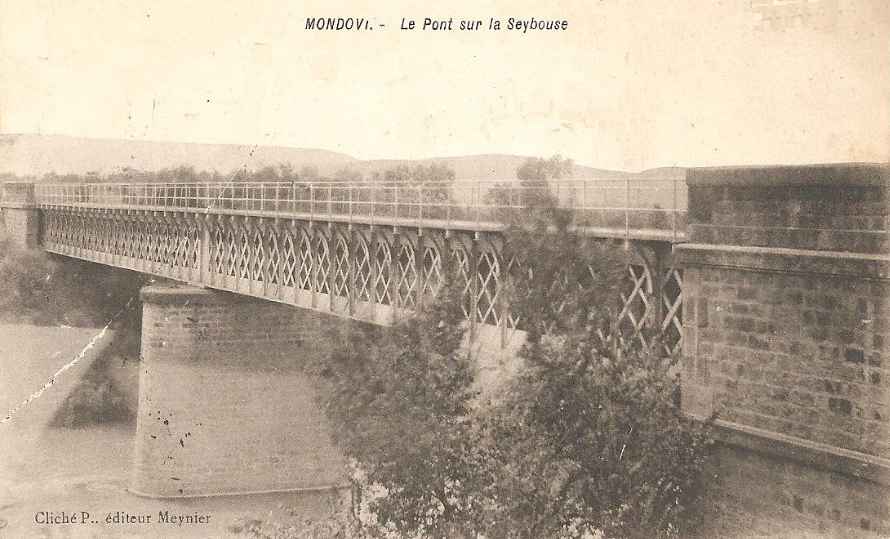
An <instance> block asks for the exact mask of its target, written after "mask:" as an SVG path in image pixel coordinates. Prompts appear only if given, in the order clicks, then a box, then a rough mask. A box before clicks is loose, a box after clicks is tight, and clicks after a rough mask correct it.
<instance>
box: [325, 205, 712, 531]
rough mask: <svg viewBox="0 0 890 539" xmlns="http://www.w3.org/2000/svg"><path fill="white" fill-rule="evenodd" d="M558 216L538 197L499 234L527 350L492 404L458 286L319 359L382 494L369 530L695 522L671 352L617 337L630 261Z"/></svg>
mask: <svg viewBox="0 0 890 539" xmlns="http://www.w3.org/2000/svg"><path fill="white" fill-rule="evenodd" d="M569 221H570V219H569V216H568V214H567V212H566V211H564V210H560V209H557V208H554V207H553V206H552V205H550V206H547V205H544V204H541V205H540V206H538V207H534V208H532V209H531V210H530V211H529V212H527V213H526V216H525V220H524V221H523V222H522V223H521V226H520V225H516V226H513V227H511V228H510V229H509V230H508V231H507V232H506V239H507V246H508V248H510V249H512V252H513V253H514V254H515V255H516V256H517V258H518V259H519V260H524V261H526V263H525V264H524V265H521V266H520V271H518V272H516V274H515V275H514V279H513V283H512V285H511V286H510V287H509V288H508V289H506V290H505V294H508V295H509V301H510V302H511V307H512V308H513V310H514V311H515V312H516V313H517V314H519V316H520V317H521V325H522V327H523V329H525V331H526V343H525V345H524V346H523V347H522V349H521V351H520V353H519V358H518V359H519V361H520V362H521V368H520V370H519V374H518V375H516V376H515V377H514V378H513V379H511V380H509V381H507V382H506V383H505V386H504V389H503V392H502V393H500V394H498V395H497V396H496V397H497V398H494V399H491V400H487V399H486V397H491V395H480V394H479V393H478V392H477V390H476V389H475V388H476V385H475V384H474V365H475V360H474V358H472V357H471V356H470V355H469V354H468V353H467V351H466V350H467V348H466V346H465V336H464V328H465V324H464V322H463V313H462V310H461V309H460V302H461V300H462V298H463V290H462V288H461V287H459V286H456V285H448V286H446V287H445V289H444V290H443V292H442V293H441V296H440V298H439V301H438V302H433V304H432V305H430V306H429V307H428V308H427V309H426V310H424V311H423V312H421V313H419V314H418V316H417V317H416V318H413V319H411V320H406V321H404V322H401V323H400V324H398V325H397V326H396V327H394V328H392V329H390V330H383V329H370V328H361V327H359V326H357V325H356V324H352V325H350V326H349V327H350V331H349V333H348V336H347V337H345V338H341V339H338V340H336V341H335V342H342V343H343V344H342V345H341V347H338V349H337V351H336V353H334V354H333V355H332V357H331V358H330V359H328V360H325V359H321V360H320V363H319V364H318V365H316V366H315V371H314V372H316V373H317V374H319V375H321V376H323V377H324V379H325V380H326V383H327V386H328V388H329V392H328V393H327V397H326V398H325V401H324V402H325V409H326V411H327V413H328V414H329V417H330V418H331V421H332V423H333V426H334V431H335V432H336V433H337V440H338V442H339V443H340V444H341V446H342V447H343V449H344V451H345V452H346V454H347V455H349V456H350V457H352V458H353V459H355V460H356V461H357V462H358V464H359V467H360V468H361V469H363V470H365V471H366V472H367V473H366V475H365V480H364V481H365V482H366V484H365V489H366V490H368V489H369V485H371V486H374V487H376V488H379V489H382V492H383V493H384V494H383V495H381V496H378V497H375V498H373V500H371V501H370V502H368V505H369V507H370V509H371V512H372V513H373V514H374V515H376V519H377V523H378V524H379V527H378V528H377V531H376V532H374V533H378V532H380V530H381V529H382V530H392V531H396V532H398V533H399V534H401V535H403V536H412V534H413V536H418V537H467V538H470V537H478V536H484V537H490V538H537V537H593V536H595V535H596V534H597V533H602V534H604V535H605V536H606V537H656V536H678V535H683V534H687V533H688V532H689V531H690V530H692V529H693V528H694V527H695V525H696V524H697V520H698V512H697V508H698V507H699V496H700V492H701V489H700V483H701V478H702V476H701V473H702V472H701V471H702V468H703V465H704V463H705V457H706V455H707V447H708V443H709V442H708V440H709V438H708V434H707V426H706V425H700V424H698V423H695V422H693V421H692V420H689V419H686V418H685V417H684V416H683V415H682V414H681V412H680V410H679V409H678V407H677V404H676V402H677V400H676V396H677V392H678V390H679V385H678V380H677V379H676V378H675V377H674V376H672V375H671V372H672V370H671V367H672V366H673V365H674V364H675V361H676V358H675V357H670V356H664V355H662V354H661V353H660V352H659V350H661V348H660V347H658V346H657V345H652V346H644V345H643V344H642V343H641V341H640V340H638V339H624V338H622V336H621V335H620V334H619V333H618V329H617V324H616V322H615V320H616V314H617V311H618V309H619V307H620V304H619V303H618V301H617V300H618V295H619V294H618V291H619V289H620V287H621V286H622V285H623V281H622V279H623V278H624V274H625V271H626V270H625V264H626V261H625V260H624V259H623V257H622V256H621V255H620V254H617V253H616V252H615V251H614V250H610V249H609V248H608V247H606V246H603V244H597V243H593V242H590V241H587V240H586V239H585V238H583V237H581V236H579V235H576V234H574V233H572V232H571V231H570V230H568V228H567V227H568V223H569ZM554 229H555V230H556V233H554ZM650 337H651V336H650ZM344 526H352V527H353V528H351V529H353V532H354V531H355V528H356V526H358V525H357V524H356V523H355V522H352V523H347V524H344ZM358 528H361V529H363V530H365V531H364V532H363V533H366V532H367V533H369V534H370V531H369V530H371V528H369V527H368V526H364V527H362V526H358ZM344 529H345V528H344ZM371 535H373V534H371Z"/></svg>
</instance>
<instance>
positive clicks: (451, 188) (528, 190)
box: [36, 178, 686, 242]
mask: <svg viewBox="0 0 890 539" xmlns="http://www.w3.org/2000/svg"><path fill="white" fill-rule="evenodd" d="M545 194H546V195H549V196H551V197H552V198H553V200H555V201H556V204H557V205H558V206H559V207H562V208H565V209H568V210H570V211H571V215H572V218H573V226H574V227H575V228H577V229H579V230H581V231H584V232H586V233H588V234H590V235H592V236H599V237H621V238H624V239H646V240H661V241H672V242H679V241H683V240H684V239H685V230H686V184H685V180H684V179H683V178H665V179H661V178H647V179H635V178H634V179H632V178H619V179H602V178H595V179H570V180H558V181H556V180H554V181H551V182H521V183H518V182H516V181H511V180H508V181H488V180H466V181H463V180H459V181H454V182H423V183H410V182H386V183H384V182H370V181H369V182H334V181H321V182H218V183H210V182H207V183H203V182H202V183H141V184H138V183H91V184H51V185H50V184H40V185H37V189H36V199H37V202H38V204H39V205H40V206H41V207H44V208H50V207H72V208H75V207H76V208H91V209H109V210H110V209H133V210H147V211H178V212H193V213H212V214H220V215H252V216H264V217H279V218H299V219H304V220H309V221H325V222H343V223H360V224H370V225H395V226H411V227H418V228H427V227H430V228H440V229H448V230H469V231H477V232H478V231H494V230H500V229H502V228H503V226H504V223H505V222H507V221H510V220H512V219H515V218H519V217H522V215H524V214H525V213H527V211H528V210H529V209H530V208H532V207H534V206H535V205H536V204H537V203H539V202H540V199H541V197H542V195H545Z"/></svg>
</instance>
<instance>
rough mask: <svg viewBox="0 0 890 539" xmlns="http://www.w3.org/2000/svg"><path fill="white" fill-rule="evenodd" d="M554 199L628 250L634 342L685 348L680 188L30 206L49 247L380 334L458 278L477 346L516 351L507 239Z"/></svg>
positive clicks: (98, 192) (618, 182) (224, 188)
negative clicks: (648, 339)
mask: <svg viewBox="0 0 890 539" xmlns="http://www.w3.org/2000/svg"><path fill="white" fill-rule="evenodd" d="M542 192H547V193H549V195H550V196H551V197H552V200H555V201H556V204H557V205H558V206H560V207H563V208H567V209H569V210H571V215H572V225H571V226H572V228H574V229H575V230H577V231H578V232H580V233H583V234H585V235H588V236H590V237H592V238H600V239H601V240H602V241H609V242H614V243H615V247H616V248H621V249H626V250H627V251H628V252H629V253H630V257H629V260H630V263H629V264H628V268H627V272H628V274H627V283H626V287H625V290H624V292H623V293H622V295H621V298H620V300H621V302H622V303H621V304H622V309H621V312H620V314H619V324H620V327H621V328H622V333H623V334H624V335H625V336H631V337H632V338H640V339H643V338H644V337H643V335H642V334H641V332H640V330H641V329H642V328H643V327H644V326H646V325H648V326H650V327H654V328H655V329H660V330H662V331H663V332H664V335H665V347H666V348H667V349H668V351H672V352H673V351H676V350H677V349H679V347H680V346H681V344H682V343H681V341H682V321H681V316H682V275H681V272H680V271H679V270H678V269H676V268H674V267H673V264H672V262H671V258H672V257H671V251H672V246H673V245H674V244H676V243H679V242H682V241H684V240H685V237H686V232H685V230H686V198H687V197H686V184H685V180H684V179H668V180H659V179H592V180H561V181H552V182H550V183H549V184H547V183H540V184H529V183H527V182H526V183H519V182H516V181H506V182H493V181H455V182H449V183H375V182H354V183H341V182H250V183H232V182H227V183H145V184H111V183H95V184H52V185H48V184H36V185H35V186H34V196H33V200H34V203H35V204H36V207H37V208H38V210H39V211H40V213H41V215H42V219H41V220H42V232H41V240H40V242H41V245H42V247H43V249H45V250H46V251H49V252H53V253H57V254H60V255H65V256H70V257H75V258H80V259H84V260H89V261H93V262H98V263H101V264H107V265H111V266H116V267H120V268H126V269H130V270H135V271H139V272H144V273H149V274H153V275H157V276H161V277H166V278H170V279H174V280H179V281H185V282H189V283H195V284H199V285H201V286H205V287H209V288H214V289H220V290H227V291H231V292H235V293H238V294H245V295H250V296H255V297H259V298H264V299H267V300H272V301H277V302H283V303H287V304H292V305H296V306H299V307H304V308H308V309H314V310H318V311H323V312H328V313H332V314H336V315H340V316H347V317H351V318H355V319H359V320H364V321H367V322H372V323H377V324H391V323H393V322H394V321H396V320H398V319H399V318H400V317H402V316H405V315H406V313H408V312H411V311H414V310H415V309H417V308H419V307H420V306H421V305H422V304H423V303H424V302H427V301H430V300H431V299H432V298H433V297H434V296H435V295H436V293H437V292H438V290H439V288H440V286H441V285H442V283H443V276H444V272H445V271H447V268H452V269H453V270H454V271H456V273H457V275H459V278H460V279H461V280H462V283H463V285H464V295H465V301H464V312H465V314H466V316H467V318H468V320H469V321H470V323H471V326H472V327H473V331H474V333H475V336H476V338H477V339H481V340H482V341H484V342H490V343H491V344H494V343H497V344H498V345H499V346H501V347H512V346H514V345H515V344H516V343H517V342H520V340H521V339H518V338H517V333H521V332H522V320H520V319H519V318H518V317H517V316H515V315H514V314H513V313H511V311H510V308H509V305H508V304H507V301H505V297H504V296H505V295H506V292H505V291H504V289H505V285H506V283H507V281H508V280H509V279H510V276H511V274H512V273H513V272H515V271H516V270H517V268H518V267H519V266H520V265H522V264H529V265H530V266H532V267H533V266H534V261H518V260H516V259H515V258H514V257H513V256H512V255H510V254H509V253H506V252H505V249H504V247H503V243H504V242H503V238H502V233H501V231H502V230H503V229H504V227H505V225H504V223H505V222H506V221H508V220H510V219H511V218H513V217H516V216H521V215H523V213H524V212H527V210H528V208H529V206H530V205H532V204H533V202H532V201H533V199H534V197H535V196H537V195H539V194H540V193H542ZM580 285H581V283H579V286H580Z"/></svg>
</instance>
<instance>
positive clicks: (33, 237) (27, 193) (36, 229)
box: [0, 182, 41, 249]
mask: <svg viewBox="0 0 890 539" xmlns="http://www.w3.org/2000/svg"><path fill="white" fill-rule="evenodd" d="M0 200H2V210H3V225H4V227H5V229H6V236H7V238H8V239H9V240H10V241H11V242H12V244H13V245H16V246H18V247H21V248H25V249H33V248H36V247H37V246H38V243H39V239H40V215H41V214H40V210H39V209H38V208H37V204H36V202H35V199H34V184H33V183H30V182H4V183H3V192H2V197H0Z"/></svg>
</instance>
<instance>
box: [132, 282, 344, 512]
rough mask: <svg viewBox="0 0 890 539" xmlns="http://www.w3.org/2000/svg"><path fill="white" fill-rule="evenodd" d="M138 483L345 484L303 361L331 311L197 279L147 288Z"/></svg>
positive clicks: (163, 493) (182, 486)
mask: <svg viewBox="0 0 890 539" xmlns="http://www.w3.org/2000/svg"><path fill="white" fill-rule="evenodd" d="M142 301H143V319H142V324H143V326H142V365H141V371H140V374H139V411H138V419H137V426H136V450H135V462H134V466H133V470H132V477H131V485H130V486H131V490H133V491H134V492H136V493H139V494H143V495H148V496H152V497H179V496H206V495H218V494H240V493H250V492H269V491H287V490H313V489H319V490H323V489H330V488H336V487H341V486H344V485H345V481H344V478H345V476H344V463H343V459H342V457H341V456H340V454H339V453H338V451H337V450H336V449H335V448H334V446H333V445H332V443H331V441H330V440H331V438H330V433H329V431H328V426H327V424H326V422H325V419H324V416H323V414H322V413H321V411H320V410H318V408H317V406H316V404H315V402H314V391H313V385H312V381H311V380H310V379H309V378H308V377H307V376H305V375H304V374H303V373H302V372H301V369H300V366H301V363H302V362H305V360H306V357H307V355H308V354H312V353H320V351H319V350H320V349H321V348H322V346H321V344H320V343H321V342H322V341H321V340H320V339H318V338H317V333H318V332H319V331H320V325H321V323H322V316H323V315H319V314H317V313H311V312H308V311H305V310H303V309H297V308H294V307H290V306H285V305H281V304H276V303H272V302H268V301H263V300H258V299H253V298H249V297H244V296H236V295H234V294H229V293H225V292H217V291H212V290H208V289H203V288H195V287H147V288H144V289H143V290H142Z"/></svg>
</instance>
